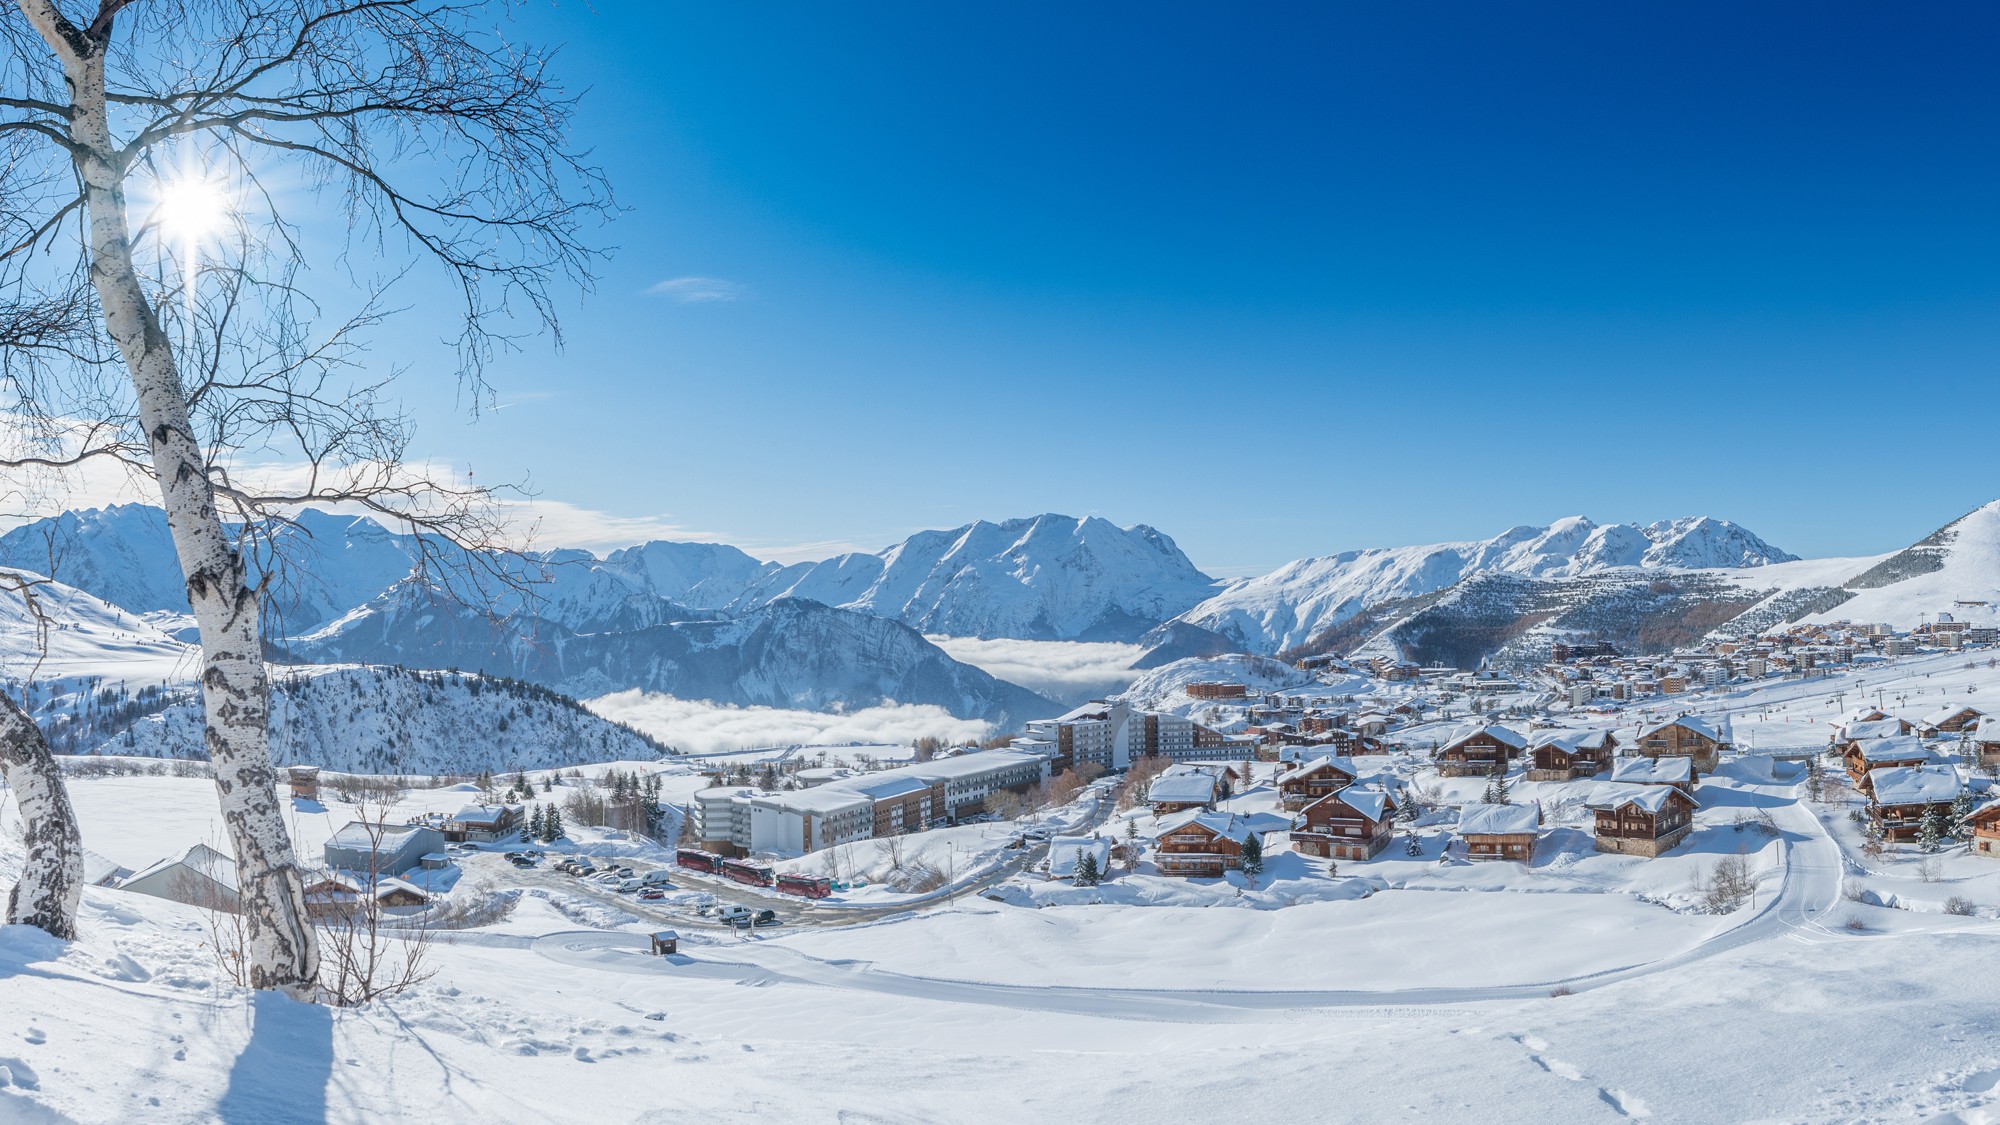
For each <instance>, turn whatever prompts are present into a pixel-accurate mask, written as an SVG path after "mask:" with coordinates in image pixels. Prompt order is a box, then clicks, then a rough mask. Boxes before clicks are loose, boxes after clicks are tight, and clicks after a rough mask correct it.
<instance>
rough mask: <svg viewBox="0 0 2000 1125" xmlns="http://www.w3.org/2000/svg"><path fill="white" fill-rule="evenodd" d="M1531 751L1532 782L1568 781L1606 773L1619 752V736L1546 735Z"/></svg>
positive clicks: (1582, 732) (1594, 733) (1579, 732)
mask: <svg viewBox="0 0 2000 1125" xmlns="http://www.w3.org/2000/svg"><path fill="white" fill-rule="evenodd" d="M1530 749H1531V752H1532V753H1533V755H1534V761H1533V763H1532V764H1531V765H1530V766H1529V767H1528V780H1529V781H1569V780H1571V779H1573V778H1579V777H1595V776H1596V775H1598V774H1600V773H1602V772H1604V767H1605V766H1607V765H1609V764H1610V762H1611V759H1612V756H1613V755H1615V754H1616V753H1617V752H1618V736H1617V735H1614V734H1612V733H1611V732H1610V731H1608V730H1573V731H1545V732H1543V733H1542V734H1539V735H1536V736H1535V738H1534V740H1533V741H1532V742H1531V743H1530Z"/></svg>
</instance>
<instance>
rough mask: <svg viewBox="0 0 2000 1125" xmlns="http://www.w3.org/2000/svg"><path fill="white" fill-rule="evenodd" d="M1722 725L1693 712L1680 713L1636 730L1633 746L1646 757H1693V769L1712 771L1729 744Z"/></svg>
mask: <svg viewBox="0 0 2000 1125" xmlns="http://www.w3.org/2000/svg"><path fill="white" fill-rule="evenodd" d="M1725 729H1726V728H1725V727H1723V726H1721V725H1719V724H1717V723H1712V722H1710V721H1709V720H1707V719H1703V718H1699V717H1697V716H1694V715H1682V716H1681V717H1680V718H1678V719H1670V720H1668V721H1666V722H1664V723H1660V724H1658V725H1657V726H1652V727H1647V728H1645V729H1643V730H1641V731H1640V732H1639V737H1638V741H1637V745H1636V747H1635V748H1636V749H1637V750H1638V752H1639V753H1640V754H1643V755H1645V756H1646V757H1648V758H1683V757H1684V758H1693V759H1694V765H1695V768H1696V769H1698V770H1706V771H1708V772H1710V773H1713V772H1715V767H1716V766H1718V765H1720V764H1721V762H1722V751H1723V750H1724V749H1726V748H1727V747H1728V746H1729V736H1728V735H1727V734H1725V733H1723V732H1724V730H1725Z"/></svg>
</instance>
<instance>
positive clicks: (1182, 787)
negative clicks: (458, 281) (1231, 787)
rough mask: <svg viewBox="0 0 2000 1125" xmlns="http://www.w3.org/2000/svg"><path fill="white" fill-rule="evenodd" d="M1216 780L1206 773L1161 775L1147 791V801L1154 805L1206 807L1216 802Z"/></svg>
mask: <svg viewBox="0 0 2000 1125" xmlns="http://www.w3.org/2000/svg"><path fill="white" fill-rule="evenodd" d="M1215 792H1216V784H1215V778H1214V776H1213V775H1211V774H1206V773H1181V774H1161V775H1160V776H1159V777H1156V778H1154V779H1153V784H1152V785H1150V786H1148V787H1147V789H1146V800H1148V801H1150V802H1152V803H1154V804H1160V803H1163V802H1164V803H1170V804H1196V805H1205V804H1207V803H1208V802H1210V801H1213V800H1215Z"/></svg>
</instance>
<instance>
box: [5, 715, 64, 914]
mask: <svg viewBox="0 0 2000 1125" xmlns="http://www.w3.org/2000/svg"><path fill="white" fill-rule="evenodd" d="M0 772H4V773H5V774H6V777H7V787H8V788H9V789H11V790H13V793H14V807H15V808H17V809H19V810H20V813H21V819H22V821H23V822H25V826H26V831H25V832H23V833H22V843H23V844H24V845H25V846H26V848H27V858H26V859H25V860H24V861H23V862H22V864H21V878H20V881H19V882H17V883H15V884H14V890H13V893H11V894H9V895H8V896H7V922H8V923H9V924H10V925H16V926H36V927H39V928H41V929H44V930H47V931H48V932H49V933H51V934H54V935H55V936H56V937H59V938H63V939H65V940H67V939H69V938H73V937H75V936H76V908H77V904H78V903H80V902H81V901H82V900H83V841H82V839H81V838H80V837H79V836H78V835H77V830H76V814H75V813H74V812H72V811H71V809H70V805H69V791H68V790H67V789H65V788H63V781H62V772H61V770H59V769H58V768H57V766H56V760H55V756H54V755H53V754H50V753H49V743H48V740H47V739H45V738H43V737H42V731H41V728H40V727H37V726H36V725H35V721H34V720H33V719H30V718H29V717H28V715H27V712H25V711H22V710H21V708H20V707H19V706H17V705H16V704H15V703H14V701H13V700H12V699H10V698H8V697H6V696H5V695H0Z"/></svg>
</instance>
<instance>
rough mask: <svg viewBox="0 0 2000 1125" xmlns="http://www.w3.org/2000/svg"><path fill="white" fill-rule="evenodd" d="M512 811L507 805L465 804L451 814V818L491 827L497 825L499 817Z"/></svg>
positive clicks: (460, 821)
mask: <svg viewBox="0 0 2000 1125" xmlns="http://www.w3.org/2000/svg"><path fill="white" fill-rule="evenodd" d="M514 811H516V810H514V809H513V808H511V807H509V806H507V805H467V806H465V807H464V808H462V809H460V810H458V811H457V812H455V813H453V814H451V819H453V820H454V821H457V822H458V823H460V824H465V825H472V826H475V827H484V828H493V827H496V826H498V825H499V823H500V818H501V817H504V816H506V815H507V814H509V813H511V812H514Z"/></svg>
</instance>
